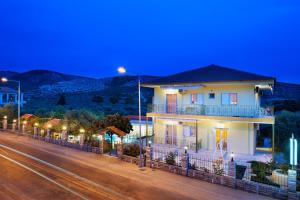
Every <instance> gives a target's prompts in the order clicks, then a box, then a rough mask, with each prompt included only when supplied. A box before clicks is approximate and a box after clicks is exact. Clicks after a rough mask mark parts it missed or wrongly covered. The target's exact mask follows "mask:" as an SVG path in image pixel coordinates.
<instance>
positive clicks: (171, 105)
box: [166, 94, 177, 113]
mask: <svg viewBox="0 0 300 200" xmlns="http://www.w3.org/2000/svg"><path fill="white" fill-rule="evenodd" d="M166 101H167V102H166V111H167V113H176V112H177V94H167V96H166Z"/></svg>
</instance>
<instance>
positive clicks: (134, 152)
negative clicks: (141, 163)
mask: <svg viewBox="0 0 300 200" xmlns="http://www.w3.org/2000/svg"><path fill="white" fill-rule="evenodd" d="M142 153H143V154H144V153H145V151H144V150H143V151H142ZM123 154H124V155H127V156H132V157H138V156H139V155H140V146H139V145H137V144H129V145H126V146H125V147H124V149H123Z"/></svg>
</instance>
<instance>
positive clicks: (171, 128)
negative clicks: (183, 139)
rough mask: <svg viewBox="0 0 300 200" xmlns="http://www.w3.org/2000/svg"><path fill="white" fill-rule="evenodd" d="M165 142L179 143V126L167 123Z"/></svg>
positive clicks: (170, 143)
mask: <svg viewBox="0 0 300 200" xmlns="http://www.w3.org/2000/svg"><path fill="white" fill-rule="evenodd" d="M165 144H169V145H172V146H174V145H175V146H176V145H177V126H176V125H166V134H165Z"/></svg>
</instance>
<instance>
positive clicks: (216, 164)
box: [213, 160, 224, 176]
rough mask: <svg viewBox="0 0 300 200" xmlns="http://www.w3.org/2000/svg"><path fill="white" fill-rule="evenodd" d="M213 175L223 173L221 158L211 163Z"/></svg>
mask: <svg viewBox="0 0 300 200" xmlns="http://www.w3.org/2000/svg"><path fill="white" fill-rule="evenodd" d="M213 168H214V173H215V175H218V176H222V175H223V174H224V169H223V160H215V161H214V163H213Z"/></svg>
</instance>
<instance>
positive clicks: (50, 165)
mask: <svg viewBox="0 0 300 200" xmlns="http://www.w3.org/2000/svg"><path fill="white" fill-rule="evenodd" d="M0 147H2V148H5V149H8V150H10V151H13V152H15V153H17V154H20V155H22V156H25V157H27V158H30V159H32V160H35V161H37V162H40V163H43V164H45V165H47V166H49V167H51V168H53V169H56V170H58V171H60V172H63V173H66V174H68V175H70V176H73V177H75V178H77V179H79V180H81V181H84V182H86V183H88V184H91V185H93V186H95V187H98V188H101V189H102V190H104V191H107V192H108V193H112V194H114V195H116V196H118V197H120V198H121V199H132V198H130V197H126V196H124V195H123V194H121V193H119V192H116V191H114V190H112V189H110V188H108V187H105V186H103V185H99V184H97V183H95V182H93V181H91V180H88V179H86V178H84V177H81V176H79V175H77V174H74V173H73V172H70V171H68V170H66V169H63V168H61V167H58V166H56V165H53V164H51V163H48V162H46V161H44V160H41V159H39V158H36V157H34V156H31V155H29V154H27V153H24V152H21V151H18V150H16V149H13V148H11V147H8V146H6V145H3V144H0Z"/></svg>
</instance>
